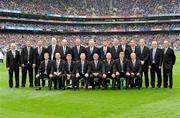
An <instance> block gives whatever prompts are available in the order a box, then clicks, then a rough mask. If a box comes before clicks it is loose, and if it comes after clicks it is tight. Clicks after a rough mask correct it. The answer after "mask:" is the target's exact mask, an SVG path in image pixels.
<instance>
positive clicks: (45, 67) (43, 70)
mask: <svg viewBox="0 0 180 118" xmlns="http://www.w3.org/2000/svg"><path fill="white" fill-rule="evenodd" d="M52 77H53V75H52V74H51V60H49V53H48V52H45V53H44V60H43V61H42V62H41V64H40V66H39V69H38V73H37V75H36V78H37V89H36V90H41V86H40V79H44V78H49V82H48V84H49V85H48V86H49V89H50V90H51V86H50V83H51V80H52V79H51V78H52Z"/></svg>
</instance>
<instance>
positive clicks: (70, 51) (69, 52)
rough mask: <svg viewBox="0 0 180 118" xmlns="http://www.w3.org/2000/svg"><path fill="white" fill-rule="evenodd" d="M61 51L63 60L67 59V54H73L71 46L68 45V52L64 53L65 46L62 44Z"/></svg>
mask: <svg viewBox="0 0 180 118" xmlns="http://www.w3.org/2000/svg"><path fill="white" fill-rule="evenodd" d="M59 51H60V54H61V59H63V60H66V55H67V54H71V55H72V50H71V48H70V47H68V46H66V52H65V54H64V51H63V46H60V47H59Z"/></svg>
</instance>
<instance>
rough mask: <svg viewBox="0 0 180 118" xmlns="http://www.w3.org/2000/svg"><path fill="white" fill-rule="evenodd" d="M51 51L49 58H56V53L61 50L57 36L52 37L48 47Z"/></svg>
mask: <svg viewBox="0 0 180 118" xmlns="http://www.w3.org/2000/svg"><path fill="white" fill-rule="evenodd" d="M47 50H48V52H49V59H50V60H55V54H56V53H57V52H60V51H59V45H57V40H56V38H55V37H53V38H52V39H51V45H49V46H48V48H47Z"/></svg>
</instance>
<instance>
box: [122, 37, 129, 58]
mask: <svg viewBox="0 0 180 118" xmlns="http://www.w3.org/2000/svg"><path fill="white" fill-rule="evenodd" d="M120 48H121V51H123V52H124V53H125V58H126V59H130V46H129V45H128V44H127V38H126V37H125V36H123V37H122V38H121V45H120Z"/></svg>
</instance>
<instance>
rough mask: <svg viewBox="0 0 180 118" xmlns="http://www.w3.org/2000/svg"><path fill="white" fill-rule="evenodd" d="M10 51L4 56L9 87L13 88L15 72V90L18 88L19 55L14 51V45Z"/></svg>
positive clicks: (13, 44)
mask: <svg viewBox="0 0 180 118" xmlns="http://www.w3.org/2000/svg"><path fill="white" fill-rule="evenodd" d="M10 48H11V50H10V51H8V52H7V55H6V68H7V69H8V71H9V87H10V88H12V87H13V72H15V81H16V85H15V87H16V88H19V67H20V66H21V64H20V53H19V51H17V50H16V44H15V43H12V44H11V47H10Z"/></svg>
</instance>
